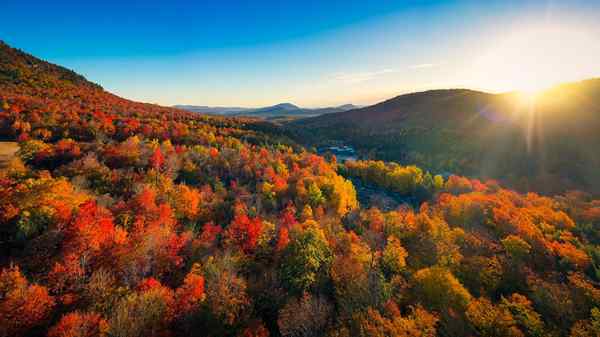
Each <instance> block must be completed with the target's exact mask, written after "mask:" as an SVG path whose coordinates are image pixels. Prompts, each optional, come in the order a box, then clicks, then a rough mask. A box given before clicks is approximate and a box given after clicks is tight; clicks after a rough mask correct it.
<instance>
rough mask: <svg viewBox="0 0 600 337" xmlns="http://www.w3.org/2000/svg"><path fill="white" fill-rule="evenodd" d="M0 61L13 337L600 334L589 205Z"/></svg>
mask: <svg viewBox="0 0 600 337" xmlns="http://www.w3.org/2000/svg"><path fill="white" fill-rule="evenodd" d="M0 49H1V51H0V55H3V56H2V68H1V69H0V72H1V77H0V136H1V137H0V138H2V139H7V140H10V141H11V142H2V148H3V151H2V168H1V169H0V337H5V336H26V337H29V336H31V337H34V336H35V337H37V336H48V337H67V336H94V337H108V336H110V337H146V336H148V337H161V336H232V337H233V336H244V337H249V336H250V337H267V336H330V337H349V336H359V337H367V336H393V337H408V336H412V337H434V336H440V337H445V336H481V337H488V336H510V337H522V336H527V337H539V336H571V337H580V336H598V335H599V334H600V329H599V326H600V286H599V284H600V267H599V266H600V232H599V230H598V228H600V227H599V226H600V200H597V199H594V198H593V197H592V196H591V195H590V194H588V193H585V192H584V191H573V192H570V193H568V194H564V195H556V196H552V197H544V196H540V195H538V194H535V193H528V194H520V193H518V192H515V191H513V190H510V189H505V188H503V187H502V185H500V184H498V183H497V182H495V181H480V180H477V179H471V178H468V177H462V176H457V175H451V176H449V177H444V176H442V175H435V174H431V173H430V172H428V171H426V170H423V169H421V168H419V167H416V166H402V165H399V164H397V163H384V162H381V161H356V162H348V163H346V164H344V165H341V164H338V163H337V162H336V161H335V159H334V158H331V159H328V160H326V159H325V158H323V157H321V156H318V155H315V154H313V153H310V152H308V151H306V150H305V149H302V148H295V147H291V146H289V145H286V143H285V138H282V137H280V136H278V135H275V134H273V132H275V131H277V129H276V128H274V127H271V128H270V127H269V124H268V123H266V122H261V123H257V122H256V121H255V120H250V119H238V118H224V117H207V116H202V115H200V114H198V113H193V112H186V111H183V110H177V109H173V108H166V107H161V106H157V105H151V104H143V103H136V102H132V101H129V100H127V99H123V98H120V97H117V96H115V95H112V94H110V93H107V92H105V91H104V90H102V89H101V88H100V87H99V86H96V85H94V84H90V83H89V82H87V81H85V79H83V78H82V77H80V76H78V75H76V74H74V73H72V72H70V71H68V70H65V69H63V68H60V67H57V66H53V65H50V64H47V63H45V62H43V61H41V60H38V59H36V58H34V57H32V56H29V55H26V54H24V53H22V52H20V51H17V50H14V49H10V48H9V47H8V46H6V45H1V46H0ZM40 69H41V70H40ZM44 69H45V70H44ZM465 93H467V92H465ZM441 95H442V97H443V96H444V94H441ZM420 104H426V102H425V100H424V101H423V102H422V103H420ZM448 106H449V107H450V106H451V105H448ZM490 116H492V115H490ZM259 130H263V131H259ZM15 141H16V143H15ZM15 146H18V150H17V152H16V153H15V152H14V150H15ZM345 177H350V178H352V179H354V180H360V181H361V182H364V183H365V184H368V185H369V186H375V187H377V188H381V189H385V190H388V191H391V192H393V194H394V195H397V196H399V198H398V200H410V202H411V205H406V204H404V205H401V206H399V207H397V208H394V209H392V210H385V211H382V210H380V209H378V208H369V209H363V208H361V205H359V203H358V201H357V197H356V191H355V188H354V185H353V184H352V182H351V181H350V180H348V179H346V178H345Z"/></svg>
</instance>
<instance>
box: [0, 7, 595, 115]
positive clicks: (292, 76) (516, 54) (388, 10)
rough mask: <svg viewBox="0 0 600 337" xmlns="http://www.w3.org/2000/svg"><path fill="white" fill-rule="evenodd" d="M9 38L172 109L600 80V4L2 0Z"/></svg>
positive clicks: (3, 30) (3, 33)
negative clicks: (177, 107)
mask: <svg viewBox="0 0 600 337" xmlns="http://www.w3.org/2000/svg"><path fill="white" fill-rule="evenodd" d="M0 12H2V18H3V19H2V24H1V25H0V39H3V40H5V41H6V42H8V43H9V44H11V45H13V46H15V47H18V48H21V49H24V50H26V51H28V52H30V53H32V54H34V55H36V56H38V57H41V58H44V59H46V60H48V61H51V62H56V63H59V64H62V65H65V66H67V67H69V68H72V69H74V70H75V71H77V72H80V73H82V74H84V75H85V76H87V77H88V78H89V79H90V80H92V81H95V82H98V83H100V84H101V85H103V86H104V87H105V88H106V89H107V90H109V91H111V92H114V93H116V94H119V95H121V96H124V97H127V98H131V99H135V100H140V101H147V102H156V103H160V104H165V105H171V104H198V105H222V106H264V105H270V104H275V103H278V102H287V101H289V102H293V103H296V104H299V105H305V106H313V107H314V106H324V105H335V104H343V103H356V104H369V103H374V102H377V101H379V100H383V99H386V98H390V97H392V96H395V95H398V94H401V93H404V92H410V91H417V90H425V89H430V88H441V87H470V88H476V89H483V90H489V91H504V90H512V89H538V88H540V87H543V86H547V85H551V84H553V83H556V82H560V81H567V80H577V79H580V78H586V77H594V76H600V40H599V37H600V27H599V26H600V24H599V23H597V22H596V21H598V20H597V18H598V17H600V4H599V3H598V2H595V1H577V0H575V1H568V2H565V1H485V2H484V1H441V0H440V1H359V0H346V1H324V0H321V1H312V0H310V1H291V0H290V1H152V0H146V1H123V0H121V1H111V0H105V1H87V2H86V1H60V0H57V1H23V0H19V1H16V0H3V1H2V3H1V4H0Z"/></svg>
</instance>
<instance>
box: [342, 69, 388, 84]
mask: <svg viewBox="0 0 600 337" xmlns="http://www.w3.org/2000/svg"><path fill="white" fill-rule="evenodd" d="M395 72H397V70H394V69H381V70H376V71H365V72H357V73H346V74H344V73H342V74H336V75H334V76H333V79H334V80H336V81H340V82H343V83H346V84H353V83H360V82H365V81H370V80H372V79H374V78H376V77H379V76H382V75H386V74H390V73H395Z"/></svg>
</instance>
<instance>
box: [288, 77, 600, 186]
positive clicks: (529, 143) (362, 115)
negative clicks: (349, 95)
mask: <svg viewBox="0 0 600 337" xmlns="http://www.w3.org/2000/svg"><path fill="white" fill-rule="evenodd" d="M598 102H600V80H599V79H592V80H587V81H583V82H578V83H569V84H564V85H559V86H556V87H553V88H551V89H549V90H547V91H544V92H542V93H540V94H538V95H536V96H534V97H530V96H527V95H524V94H520V93H516V92H515V93H505V94H489V93H484V92H478V91H472V90H466V89H453V90H432V91H425V92H419V93H413V94H406V95H401V96H398V97H396V98H393V99H390V100H387V101H385V102H382V103H379V104H376V105H373V106H369V107H365V108H362V109H356V110H351V111H348V112H343V113H335V114H330V115H324V116H319V117H315V118H309V119H303V120H299V121H295V122H292V123H290V124H288V130H289V132H290V133H291V134H293V135H295V136H296V138H297V139H298V140H302V141H304V142H305V143H309V144H311V145H314V144H317V145H320V144H326V143H328V142H332V141H338V142H339V141H341V142H344V143H347V144H348V145H353V146H354V147H356V148H357V149H358V150H359V151H361V152H362V153H363V154H368V155H369V156H371V157H374V158H378V159H383V160H396V161H400V162H402V163H406V164H417V165H420V166H423V167H426V168H428V169H430V170H432V171H435V172H452V173H457V174H464V175H469V176H477V177H481V178H495V179H501V180H502V181H503V182H505V183H506V184H508V185H509V186H513V187H516V188H519V189H521V190H526V191H527V190H532V191H539V192H545V193H554V192H562V191H565V190H569V189H574V188H578V189H584V190H588V191H591V192H594V193H600V152H598V151H595V149H597V148H598V147H599V146H600V133H599V132H598V130H600V104H598Z"/></svg>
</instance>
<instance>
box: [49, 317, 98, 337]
mask: <svg viewBox="0 0 600 337" xmlns="http://www.w3.org/2000/svg"><path fill="white" fill-rule="evenodd" d="M107 332H108V323H107V322H106V320H104V319H103V318H102V317H101V316H100V315H99V314H97V313H81V312H71V313H68V314H66V315H64V316H63V317H62V318H61V319H60V321H59V322H58V323H57V324H56V325H55V326H53V327H52V328H50V330H49V331H48V337H104V336H107Z"/></svg>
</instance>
